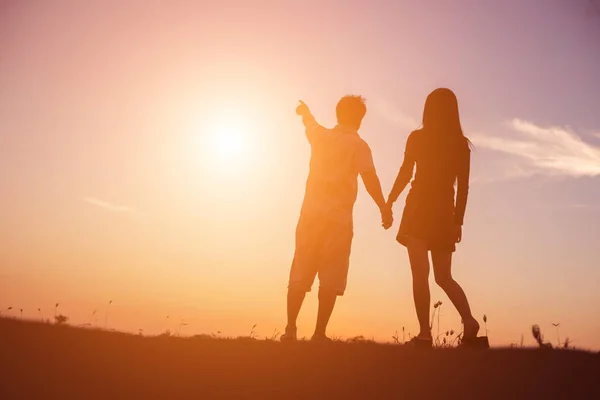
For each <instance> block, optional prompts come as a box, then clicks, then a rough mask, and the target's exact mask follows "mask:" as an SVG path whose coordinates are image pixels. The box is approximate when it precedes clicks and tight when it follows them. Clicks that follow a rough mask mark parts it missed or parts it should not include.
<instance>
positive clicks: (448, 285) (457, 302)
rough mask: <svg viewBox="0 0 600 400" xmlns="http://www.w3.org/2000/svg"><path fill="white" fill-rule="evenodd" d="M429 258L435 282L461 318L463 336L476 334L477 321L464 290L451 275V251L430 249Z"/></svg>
mask: <svg viewBox="0 0 600 400" xmlns="http://www.w3.org/2000/svg"><path fill="white" fill-rule="evenodd" d="M431 260H432V261H433V273H434V275H435V282H436V283H437V284H438V285H439V286H440V287H441V288H442V289H443V290H444V292H446V294H447V295H448V298H449V299H450V301H451V302H452V304H454V307H456V309H457V310H458V313H459V314H460V316H461V318H462V320H463V323H464V325H465V331H464V337H466V338H472V337H475V336H477V332H479V323H478V322H477V320H475V318H473V314H471V307H470V306H469V301H468V300H467V296H466V295H465V292H464V291H463V290H462V288H461V287H460V285H459V284H458V282H456V281H455V280H454V278H453V277H452V252H449V251H448V252H445V251H444V252H440V251H432V252H431Z"/></svg>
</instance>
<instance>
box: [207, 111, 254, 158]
mask: <svg viewBox="0 0 600 400" xmlns="http://www.w3.org/2000/svg"><path fill="white" fill-rule="evenodd" d="M208 135H209V137H208V139H209V146H208V149H207V150H208V151H209V153H210V155H211V158H212V159H213V160H215V161H217V162H219V163H221V164H226V165H228V166H241V164H243V163H244V162H245V161H247V158H248V156H249V153H250V140H249V136H250V135H251V132H250V130H249V128H248V127H246V126H245V125H244V124H243V123H241V121H239V120H235V119H220V120H218V121H215V122H214V123H213V124H212V125H211V127H210V129H209V132H208Z"/></svg>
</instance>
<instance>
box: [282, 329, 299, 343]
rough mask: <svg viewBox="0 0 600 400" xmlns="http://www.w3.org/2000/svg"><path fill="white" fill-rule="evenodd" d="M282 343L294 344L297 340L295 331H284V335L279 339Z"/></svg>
mask: <svg viewBox="0 0 600 400" xmlns="http://www.w3.org/2000/svg"><path fill="white" fill-rule="evenodd" d="M279 340H281V341H282V342H284V343H290V342H295V341H297V340H298V338H297V337H296V330H293V331H292V330H289V331H288V330H286V331H285V333H284V334H283V335H281V338H280V339H279Z"/></svg>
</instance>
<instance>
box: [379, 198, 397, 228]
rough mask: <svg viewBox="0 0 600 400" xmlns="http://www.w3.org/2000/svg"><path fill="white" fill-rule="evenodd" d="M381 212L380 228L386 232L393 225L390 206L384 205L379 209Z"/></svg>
mask: <svg viewBox="0 0 600 400" xmlns="http://www.w3.org/2000/svg"><path fill="white" fill-rule="evenodd" d="M379 210H380V211H381V226H383V229H385V230H388V229H390V227H391V226H392V224H393V223H394V214H393V212H392V205H391V204H389V203H385V204H384V205H383V207H381V208H380V209H379Z"/></svg>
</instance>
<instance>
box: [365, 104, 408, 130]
mask: <svg viewBox="0 0 600 400" xmlns="http://www.w3.org/2000/svg"><path fill="white" fill-rule="evenodd" d="M368 106H369V108H370V109H372V110H373V111H374V112H375V113H377V114H379V115H380V116H381V117H383V118H384V119H386V120H388V121H390V122H391V123H393V124H394V125H397V126H399V127H401V128H404V129H409V130H414V129H417V127H418V126H419V122H418V121H417V120H416V119H415V118H413V117H411V116H409V115H407V114H405V113H403V112H401V111H399V110H398V109H396V107H394V106H393V105H391V104H390V103H388V102H387V101H385V100H384V99H382V98H374V99H372V100H369V104H368Z"/></svg>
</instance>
